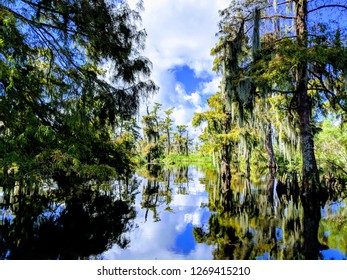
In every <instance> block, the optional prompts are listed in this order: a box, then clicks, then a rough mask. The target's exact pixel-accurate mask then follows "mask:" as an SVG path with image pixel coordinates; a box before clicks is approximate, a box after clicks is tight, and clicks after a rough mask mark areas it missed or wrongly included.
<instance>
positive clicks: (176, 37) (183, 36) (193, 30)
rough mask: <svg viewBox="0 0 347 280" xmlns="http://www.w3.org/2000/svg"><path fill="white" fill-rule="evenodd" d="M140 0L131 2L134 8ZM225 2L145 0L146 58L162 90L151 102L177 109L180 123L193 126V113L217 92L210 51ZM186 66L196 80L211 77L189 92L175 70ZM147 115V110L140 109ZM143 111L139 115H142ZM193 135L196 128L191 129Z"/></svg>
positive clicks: (176, 121)
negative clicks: (204, 99) (178, 81)
mask: <svg viewBox="0 0 347 280" xmlns="http://www.w3.org/2000/svg"><path fill="white" fill-rule="evenodd" d="M136 2H137V0H129V3H130V4H131V5H132V7H134V3H136ZM228 2H229V1H225V0H174V1H173V0H159V1H158V0H144V11H143V12H142V14H141V15H142V22H143V27H144V28H145V29H146V32H147V39H146V49H145V56H147V57H148V58H149V59H150V60H151V61H152V63H153V72H152V73H153V74H152V79H153V80H154V81H155V83H156V84H157V85H158V86H159V87H160V90H159V92H158V94H156V95H155V96H154V97H153V99H151V100H150V101H151V102H152V103H153V102H158V103H161V104H163V109H166V108H170V107H173V106H175V107H176V109H175V111H174V114H173V117H174V119H175V123H176V125H177V124H187V125H188V124H190V121H191V119H192V117H193V115H194V112H197V111H202V110H204V109H205V108H206V104H204V103H205V101H203V100H202V98H201V96H202V95H205V96H208V95H211V94H214V93H215V92H216V91H217V90H218V84H219V80H220V79H219V77H217V76H216V74H215V73H213V72H212V70H211V69H212V65H213V57H211V56H210V50H211V48H213V47H214V46H215V44H216V42H217V38H216V36H215V34H216V33H217V31H218V26H217V24H218V21H219V14H218V11H219V10H221V9H223V8H225V7H226V6H227V5H228ZM183 65H187V66H189V67H190V68H191V69H192V70H193V71H194V74H195V76H196V77H200V78H201V77H203V78H209V80H211V81H209V82H206V83H201V84H200V86H199V91H198V92H194V93H186V92H185V90H184V85H182V84H181V85H178V84H177V82H176V81H175V75H174V73H173V71H172V69H174V68H175V67H179V66H183ZM144 107H145V106H144ZM141 112H144V109H143V108H142V109H141ZM141 112H140V114H141ZM189 129H190V130H191V131H192V133H194V131H193V129H192V128H191V127H190V128H189Z"/></svg>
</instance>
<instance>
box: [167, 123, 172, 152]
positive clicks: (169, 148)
mask: <svg viewBox="0 0 347 280" xmlns="http://www.w3.org/2000/svg"><path fill="white" fill-rule="evenodd" d="M166 135H167V154H168V155H169V154H170V152H171V143H170V129H167V130H166Z"/></svg>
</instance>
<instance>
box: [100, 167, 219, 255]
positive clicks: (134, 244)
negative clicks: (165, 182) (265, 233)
mask: <svg viewBox="0 0 347 280" xmlns="http://www.w3.org/2000/svg"><path fill="white" fill-rule="evenodd" d="M190 171H191V170H190ZM191 172H193V174H192V175H193V178H195V179H194V180H192V182H190V186H189V192H188V193H189V194H188V195H173V200H172V203H171V204H170V207H171V208H172V210H173V213H170V212H168V211H165V208H166V207H167V205H165V204H164V205H160V206H158V207H157V213H158V216H159V217H160V219H161V221H159V222H154V221H153V212H152V211H149V213H148V217H147V222H145V214H146V209H141V207H140V206H139V205H140V202H141V199H142V198H141V195H139V196H137V199H136V205H137V207H136V208H137V212H138V214H137V217H136V220H135V223H136V224H137V225H138V227H137V228H136V229H134V230H133V231H132V232H131V233H130V234H129V238H130V245H129V247H128V248H127V249H125V250H122V249H120V248H119V247H118V246H114V247H113V248H111V249H110V250H108V251H107V252H105V253H104V254H102V257H103V258H104V259H206V258H207V259H210V258H211V256H212V248H211V247H210V246H208V245H206V244H198V243H196V244H195V245H194V246H193V247H192V248H189V250H187V248H183V247H180V248H179V247H177V242H176V241H177V239H178V238H179V239H180V242H179V245H180V246H185V244H184V238H187V239H189V240H190V242H191V239H192V238H194V237H192V234H193V233H192V232H191V234H190V233H189V232H187V231H191V230H192V228H193V227H194V226H198V225H202V224H206V223H207V221H208V218H209V211H208V209H206V208H200V205H201V203H207V202H208V196H207V193H206V192H205V187H204V186H203V185H202V184H200V183H199V179H198V178H199V177H201V173H200V172H198V171H191ZM196 172H198V173H196ZM199 175H200V176H199ZM172 187H173V188H174V189H175V188H176V186H172ZM174 193H175V192H174ZM187 227H188V228H187ZM187 246H188V244H187ZM189 246H191V244H190V245H189ZM181 252H187V253H186V254H182V253H181Z"/></svg>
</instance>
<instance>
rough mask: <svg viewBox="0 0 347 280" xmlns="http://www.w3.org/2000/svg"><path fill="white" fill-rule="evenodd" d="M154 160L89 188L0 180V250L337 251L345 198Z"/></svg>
mask: <svg viewBox="0 0 347 280" xmlns="http://www.w3.org/2000/svg"><path fill="white" fill-rule="evenodd" d="M271 183H272V182H269V181H267V180H266V179H260V180H257V181H256V182H255V181H254V182H253V183H251V182H249V181H247V180H245V179H244V178H242V177H239V176H233V181H232V185H231V186H230V188H229V189H228V190H224V189H223V187H221V182H220V179H219V176H218V175H217V173H216V172H215V170H213V169H209V168H207V167H203V166H200V167H197V166H180V167H175V168H172V169H160V168H159V167H153V168H151V169H150V170H143V171H140V172H139V174H137V175H136V176H134V178H132V180H129V181H122V182H112V184H111V185H110V186H100V187H98V188H97V189H89V188H76V189H74V190H59V189H55V188H54V187H53V188H51V189H49V188H47V189H45V190H40V191H36V192H32V191H28V190H3V189H1V188H0V258H1V259H95V258H96V259H166V260H167V259H346V258H347V207H346V202H347V199H345V198H344V194H343V193H341V192H339V193H335V194H334V195H329V196H327V197H326V198H325V199H324V200H323V201H321V200H319V201H315V199H314V198H312V197H301V198H300V197H296V195H295V194H283V192H281V190H280V188H277V187H279V185H278V182H277V181H276V180H275V181H274V182H273V184H271Z"/></svg>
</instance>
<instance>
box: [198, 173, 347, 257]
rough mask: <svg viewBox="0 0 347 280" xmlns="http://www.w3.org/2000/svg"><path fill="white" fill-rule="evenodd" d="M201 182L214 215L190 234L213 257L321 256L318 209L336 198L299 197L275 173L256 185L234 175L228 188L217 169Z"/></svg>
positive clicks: (324, 244) (319, 213) (324, 242)
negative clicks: (206, 223) (209, 251)
mask: <svg viewBox="0 0 347 280" xmlns="http://www.w3.org/2000/svg"><path fill="white" fill-rule="evenodd" d="M209 172H210V171H209ZM210 175H212V174H211V172H210ZM204 183H205V184H206V189H207V191H208V193H209V204H208V207H209V210H210V211H211V212H212V215H211V216H210V219H209V221H208V225H207V226H201V227H196V228H195V229H194V236H195V239H196V240H197V241H198V242H203V243H207V244H209V245H213V246H214V251H213V257H214V258H215V259H321V258H322V254H321V250H323V249H326V248H328V246H327V244H326V240H325V239H324V238H322V237H324V234H322V232H321V231H322V225H321V224H320V221H321V207H324V205H325V203H326V202H327V201H328V202H329V201H334V200H335V199H336V198H335V197H330V196H328V195H326V196H325V197H324V198H322V197H320V196H317V195H315V196H313V195H308V194H306V195H302V196H299V195H298V194H297V193H295V192H294V193H293V192H292V191H290V189H291V188H290V187H288V186H286V187H284V184H283V183H281V182H277V181H275V179H274V178H273V177H272V178H268V179H267V181H265V182H262V184H261V185H260V186H251V184H250V181H249V180H247V179H245V178H243V177H233V179H232V181H231V184H230V186H225V185H224V186H223V180H222V179H220V178H219V176H218V174H217V172H215V173H214V174H213V176H210V177H209V178H205V179H204ZM281 184H282V185H281ZM277 187H278V188H277ZM276 190H277V191H278V192H276ZM344 217H345V216H344ZM341 221H343V219H342V220H340V228H341ZM344 221H345V218H344ZM326 224H328V222H326V221H325V222H323V227H324V226H325V225H326ZM335 224H337V223H335ZM331 240H333V239H331ZM331 242H334V241H331ZM344 243H345V242H344Z"/></svg>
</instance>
